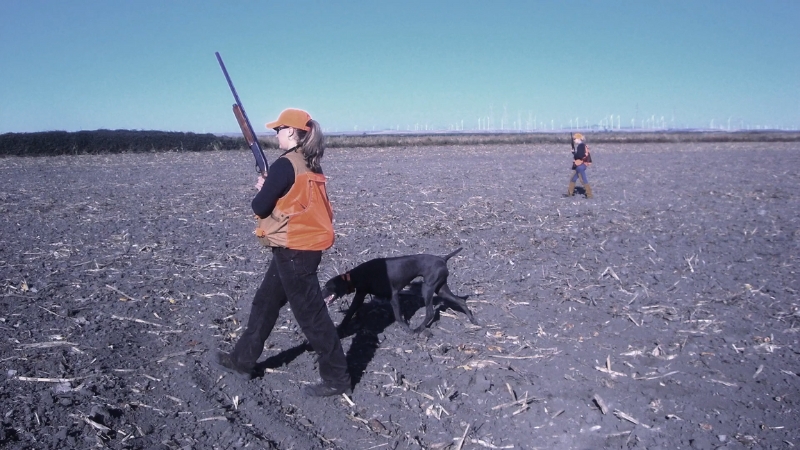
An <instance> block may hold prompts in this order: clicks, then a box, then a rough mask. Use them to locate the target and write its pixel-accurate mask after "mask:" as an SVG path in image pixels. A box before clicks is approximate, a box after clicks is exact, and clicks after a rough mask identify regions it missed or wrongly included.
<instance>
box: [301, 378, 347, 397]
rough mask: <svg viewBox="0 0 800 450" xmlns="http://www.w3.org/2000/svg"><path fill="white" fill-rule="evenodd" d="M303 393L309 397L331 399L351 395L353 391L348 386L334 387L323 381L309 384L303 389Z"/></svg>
mask: <svg viewBox="0 0 800 450" xmlns="http://www.w3.org/2000/svg"><path fill="white" fill-rule="evenodd" d="M303 392H305V394H306V395H308V396H309V397H331V396H333V395H339V394H347V395H351V394H352V393H353V390H352V389H350V385H348V384H344V385H334V384H330V383H327V382H325V381H323V382H322V383H318V384H310V385H308V386H306V387H304V388H303Z"/></svg>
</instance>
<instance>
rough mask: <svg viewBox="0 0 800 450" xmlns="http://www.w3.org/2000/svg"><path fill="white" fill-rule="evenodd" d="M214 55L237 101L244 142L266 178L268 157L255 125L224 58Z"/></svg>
mask: <svg viewBox="0 0 800 450" xmlns="http://www.w3.org/2000/svg"><path fill="white" fill-rule="evenodd" d="M214 54H215V55H217V61H219V66H220V67H222V73H224V74H225V79H226V80H228V86H230V88H231V92H232V93H233V98H234V100H236V103H234V104H233V115H234V116H236V121H237V122H239V128H241V129H242V134H243V135H244V140H245V141H246V142H247V145H248V146H249V147H250V150H252V151H253V157H254V158H255V159H256V170H257V171H258V173H260V174H261V176H262V177H266V176H267V170H269V164H267V157H266V156H264V150H262V149H261V144H259V142H258V138H257V137H256V132H255V130H253V125H251V124H250V119H248V118H247V113H246V112H244V106H242V101H241V100H239V95H238V94H237V93H236V88H235V87H233V81H231V77H230V76H229V75H228V69H226V68H225V63H223V62H222V57H221V56H219V52H214Z"/></svg>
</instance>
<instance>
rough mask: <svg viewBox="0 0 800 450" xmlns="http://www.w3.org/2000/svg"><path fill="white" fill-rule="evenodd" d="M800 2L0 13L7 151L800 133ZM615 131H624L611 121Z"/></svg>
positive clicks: (299, 5)
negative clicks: (518, 133)
mask: <svg viewBox="0 0 800 450" xmlns="http://www.w3.org/2000/svg"><path fill="white" fill-rule="evenodd" d="M798 19H800V2H798V1H795V0H786V1H777V0H775V1H773V0H765V1H755V0H753V1H749V0H747V1H744V0H726V1H722V0H720V1H710V0H709V1H705V0H669V1H633V0H631V1H614V0H607V1H541V2H538V1H503V0H493V1H491V2H488V1H472V0H453V1H450V0H442V1H435V0H419V1H418V0H406V1H400V0H396V1H395V0H372V1H314V0H307V1H297V2H295V1H291V0H285V1H281V2H277V1H203V0H191V1H189V0H186V1H184V0H157V1H151V0H130V1H110V0H102V1H101V0H70V1H63V0H53V1H46V0H0V133H5V132H33V131H46V130H66V131H75V130H93V129H99V128H106V129H118V128H119V129H145V130H168V131H193V132H215V133H218V132H219V133H221V132H236V131H238V127H237V125H236V121H235V119H234V118H233V115H232V113H231V111H230V107H231V104H232V96H231V93H230V91H229V90H228V87H227V85H226V83H225V79H224V77H223V75H222V72H221V70H220V68H219V66H218V64H217V61H216V59H215V57H214V52H215V51H219V52H220V53H221V55H222V57H223V59H224V60H225V64H226V66H227V68H228V71H229V72H230V75H231V77H232V79H233V81H234V83H235V85H236V88H237V90H238V92H239V96H240V97H241V99H242V101H243V103H244V106H245V108H246V110H247V113H248V115H249V116H250V118H251V120H252V122H253V125H254V127H255V128H256V129H257V130H259V131H260V130H263V129H264V128H263V124H264V123H265V122H268V121H270V120H272V119H274V118H275V117H276V116H277V114H278V113H279V112H280V111H281V110H282V109H284V108H287V107H298V108H303V109H306V110H307V111H309V112H310V113H311V115H312V116H313V117H314V118H315V119H317V120H318V121H319V122H320V123H321V124H322V126H323V128H324V129H325V130H326V131H329V132H330V131H340V132H342V131H371V130H373V129H374V130H383V129H388V128H391V129H399V130H409V129H411V130H414V129H419V130H424V129H426V128H427V129H429V130H434V129H437V130H441V129H454V128H458V129H464V130H471V129H477V128H479V127H480V128H491V129H501V128H502V129H506V130H508V129H538V130H541V129H545V128H546V129H548V130H549V129H551V128H555V129H562V128H570V127H575V126H576V125H580V127H584V128H585V127H586V126H593V125H603V124H604V125H606V126H608V125H610V124H611V123H612V120H613V124H614V127H615V128H616V127H617V126H621V127H623V128H626V127H631V126H632V125H635V126H636V127H645V128H647V127H675V128H678V127H679V128H688V127H703V128H708V127H714V128H719V127H722V128H725V129H727V128H728V127H730V129H737V128H756V127H774V128H788V129H797V128H800V27H798V25H797V21H798ZM612 118H613V119H612Z"/></svg>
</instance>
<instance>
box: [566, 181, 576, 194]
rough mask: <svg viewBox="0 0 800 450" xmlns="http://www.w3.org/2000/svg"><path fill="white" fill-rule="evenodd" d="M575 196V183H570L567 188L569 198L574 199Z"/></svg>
mask: <svg viewBox="0 0 800 450" xmlns="http://www.w3.org/2000/svg"><path fill="white" fill-rule="evenodd" d="M573 195H575V183H574V182H572V181H570V182H569V187H568V188H567V197H572V196H573Z"/></svg>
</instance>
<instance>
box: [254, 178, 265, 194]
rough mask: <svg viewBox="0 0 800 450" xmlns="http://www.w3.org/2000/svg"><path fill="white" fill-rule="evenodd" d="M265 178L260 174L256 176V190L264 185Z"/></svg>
mask: <svg viewBox="0 0 800 450" xmlns="http://www.w3.org/2000/svg"><path fill="white" fill-rule="evenodd" d="M266 179H267V177H262V176H259V177H258V180H257V181H256V190H259V191H260V190H261V188H262V187H264V180H266Z"/></svg>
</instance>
